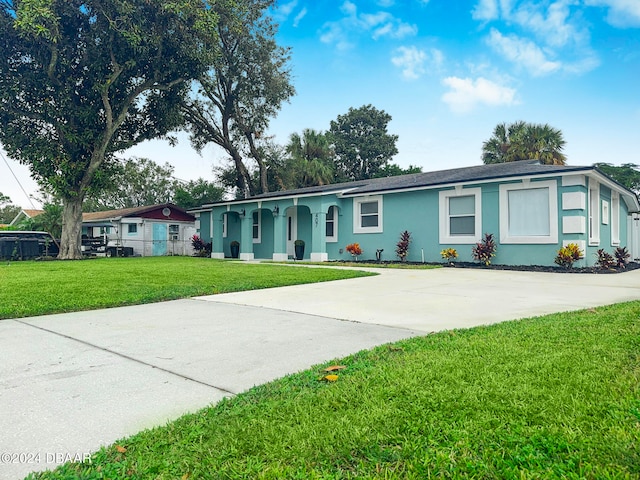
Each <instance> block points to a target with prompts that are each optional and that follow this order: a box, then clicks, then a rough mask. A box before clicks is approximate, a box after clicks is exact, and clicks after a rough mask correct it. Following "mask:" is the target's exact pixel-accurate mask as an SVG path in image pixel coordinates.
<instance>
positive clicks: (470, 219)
mask: <svg viewBox="0 0 640 480" xmlns="http://www.w3.org/2000/svg"><path fill="white" fill-rule="evenodd" d="M439 210H440V221H439V224H440V234H439V237H440V243H443V244H444V243H454V244H456V243H459V244H473V243H476V242H478V241H480V238H481V235H482V213H481V212H482V191H481V189H480V188H458V189H455V190H443V191H441V192H440V193H439Z"/></svg>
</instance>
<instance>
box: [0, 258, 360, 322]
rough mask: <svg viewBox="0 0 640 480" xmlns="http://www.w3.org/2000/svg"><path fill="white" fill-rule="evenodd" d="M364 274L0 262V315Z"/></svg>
mask: <svg viewBox="0 0 640 480" xmlns="http://www.w3.org/2000/svg"><path fill="white" fill-rule="evenodd" d="M367 275H369V274H368V273H367V272H361V271H354V270H342V269H330V268H304V269H299V268H295V267H291V266H288V265H273V264H269V265H249V264H246V263H233V262H225V261H223V260H212V259H210V258H198V257H178V256H176V257H142V258H98V259H91V260H82V261H78V262H61V261H52V262H32V261H25V262H19V263H12V264H11V265H8V264H6V263H5V264H0V279H2V288H0V319H5V318H17V317H30V316H34V315H45V314H49V313H60V312H72V311H81V310H91V309H95V308H107V307H116V306H121V305H138V304H142V303H151V302H160V301H164V300H173V299H177V298H188V297H193V296H198V295H212V294H215V293H225V292H237V291H243V290H252V289H258V288H270V287H278V286H283V285H298V284H302V283H313V282H323V281H329V280H338V279H342V278H355V277H362V276H367ZM90 279H91V280H92V281H91V282H90V286H88V282H89V280H90ZM89 287H90V292H91V294H90V295H88V294H87V291H88V290H87V289H88V288H89ZM16 292H20V294H19V295H16Z"/></svg>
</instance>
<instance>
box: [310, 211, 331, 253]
mask: <svg viewBox="0 0 640 480" xmlns="http://www.w3.org/2000/svg"><path fill="white" fill-rule="evenodd" d="M326 224H327V212H326V211H324V209H323V210H322V211H319V212H313V213H312V214H311V240H312V242H311V243H312V245H311V248H312V249H313V251H312V252H311V255H310V260H311V261H312V262H326V261H327V260H329V254H328V253H327V227H326Z"/></svg>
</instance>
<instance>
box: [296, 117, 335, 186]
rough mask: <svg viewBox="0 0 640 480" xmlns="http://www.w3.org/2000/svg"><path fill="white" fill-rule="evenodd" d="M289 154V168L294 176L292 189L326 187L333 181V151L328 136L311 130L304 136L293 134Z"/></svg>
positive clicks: (305, 130)
mask: <svg viewBox="0 0 640 480" xmlns="http://www.w3.org/2000/svg"><path fill="white" fill-rule="evenodd" d="M287 153H288V154H289V156H290V158H289V161H288V162H286V163H287V168H288V169H289V170H290V173H291V174H292V178H291V180H290V181H291V183H292V184H293V185H290V188H300V187H311V186H316V185H326V184H328V183H331V182H332V181H333V173H334V172H333V151H332V149H331V145H330V144H329V140H328V139H327V136H326V135H325V134H324V133H322V132H318V131H316V130H313V129H311V128H306V129H304V130H303V131H302V136H300V135H299V134H297V133H293V134H291V137H290V138H289V144H288V145H287Z"/></svg>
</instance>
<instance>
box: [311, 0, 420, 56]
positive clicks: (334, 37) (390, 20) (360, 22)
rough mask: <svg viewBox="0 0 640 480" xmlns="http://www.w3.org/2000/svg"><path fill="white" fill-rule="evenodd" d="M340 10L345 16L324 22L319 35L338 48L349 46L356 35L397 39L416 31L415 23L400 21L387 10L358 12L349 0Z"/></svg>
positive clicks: (323, 40)
mask: <svg viewBox="0 0 640 480" xmlns="http://www.w3.org/2000/svg"><path fill="white" fill-rule="evenodd" d="M340 10H341V11H342V12H343V13H344V14H345V17H344V18H342V19H340V20H338V21H335V22H327V23H325V24H324V26H323V31H322V34H321V36H320V40H321V41H322V42H324V43H335V44H336V45H337V46H338V48H345V46H351V45H352V44H353V42H352V41H351V40H350V38H352V37H353V36H357V35H362V34H369V35H371V38H373V39H374V40H377V39H379V38H381V37H391V38H396V39H398V38H405V37H408V36H412V35H415V34H416V33H417V32H418V28H417V27H416V26H415V25H411V24H408V23H405V22H402V21H401V20H400V19H398V18H396V17H394V16H393V15H392V14H390V13H389V12H376V13H358V8H357V6H356V5H355V4H354V3H353V2H350V1H349V0H347V1H345V2H344V3H343V4H342V6H341V7H340Z"/></svg>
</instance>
